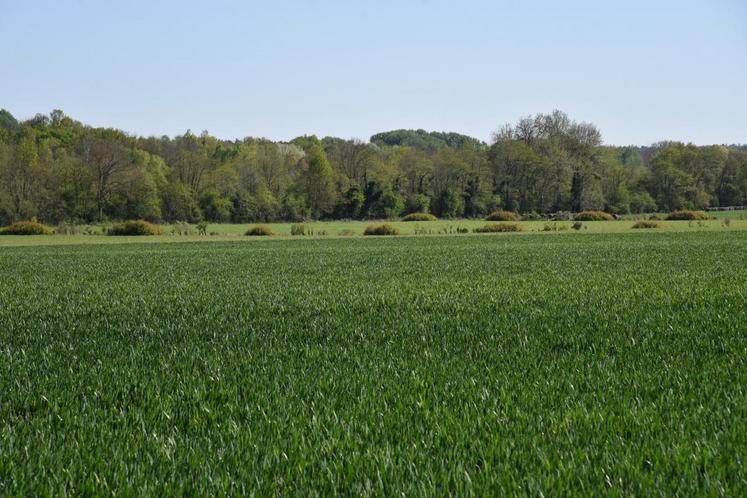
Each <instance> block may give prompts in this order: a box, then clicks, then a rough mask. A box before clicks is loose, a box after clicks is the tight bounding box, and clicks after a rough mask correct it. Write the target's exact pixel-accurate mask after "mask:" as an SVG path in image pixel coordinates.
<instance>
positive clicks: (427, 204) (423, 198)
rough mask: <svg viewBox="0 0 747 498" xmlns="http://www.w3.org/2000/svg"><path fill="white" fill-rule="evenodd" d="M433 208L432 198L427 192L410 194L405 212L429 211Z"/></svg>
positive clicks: (406, 201) (406, 200)
mask: <svg viewBox="0 0 747 498" xmlns="http://www.w3.org/2000/svg"><path fill="white" fill-rule="evenodd" d="M430 208H431V198H430V197H428V196H427V195H425V194H410V195H408V196H407V198H406V199H405V213H407V214H411V213H427V212H428V210H429V209H430Z"/></svg>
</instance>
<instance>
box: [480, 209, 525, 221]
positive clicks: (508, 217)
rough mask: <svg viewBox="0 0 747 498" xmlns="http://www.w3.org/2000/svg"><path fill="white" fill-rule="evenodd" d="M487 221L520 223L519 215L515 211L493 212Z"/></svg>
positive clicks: (487, 217)
mask: <svg viewBox="0 0 747 498" xmlns="http://www.w3.org/2000/svg"><path fill="white" fill-rule="evenodd" d="M485 219H486V220H487V221H518V220H519V215H518V214H516V213H514V212H513V211H493V212H492V213H490V214H489V215H487V216H486V217H485Z"/></svg>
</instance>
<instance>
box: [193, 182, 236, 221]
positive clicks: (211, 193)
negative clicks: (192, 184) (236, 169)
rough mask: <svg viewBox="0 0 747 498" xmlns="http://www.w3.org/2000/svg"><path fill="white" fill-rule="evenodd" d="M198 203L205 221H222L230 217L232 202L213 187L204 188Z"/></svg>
mask: <svg viewBox="0 0 747 498" xmlns="http://www.w3.org/2000/svg"><path fill="white" fill-rule="evenodd" d="M199 205H200V209H201V210H202V214H203V216H204V217H205V219H206V220H207V221H211V222H214V223H224V222H226V221H228V220H230V219H231V210H232V209H233V203H232V202H231V201H230V200H229V199H226V198H225V197H223V196H221V194H220V192H218V190H217V189H215V188H209V189H206V190H205V191H204V192H203V193H202V195H200V200H199Z"/></svg>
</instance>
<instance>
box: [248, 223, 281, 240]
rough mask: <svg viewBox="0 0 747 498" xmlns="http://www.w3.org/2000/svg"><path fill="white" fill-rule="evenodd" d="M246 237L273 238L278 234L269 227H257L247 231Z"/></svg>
mask: <svg viewBox="0 0 747 498" xmlns="http://www.w3.org/2000/svg"><path fill="white" fill-rule="evenodd" d="M244 235H250V236H252V237H271V236H273V235H277V234H276V233H275V231H274V230H273V229H272V228H270V227H268V226H267V225H255V226H253V227H251V228H250V229H249V230H247V231H246V233H245V234H244Z"/></svg>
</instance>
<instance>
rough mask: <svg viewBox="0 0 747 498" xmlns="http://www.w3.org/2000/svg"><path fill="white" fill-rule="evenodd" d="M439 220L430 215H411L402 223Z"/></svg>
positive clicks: (403, 219)
mask: <svg viewBox="0 0 747 498" xmlns="http://www.w3.org/2000/svg"><path fill="white" fill-rule="evenodd" d="M437 219H438V218H436V217H435V216H433V215H432V214H430V213H410V214H408V215H407V216H405V217H404V218H402V221H436V220H437Z"/></svg>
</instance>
